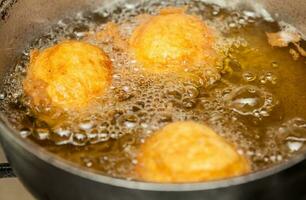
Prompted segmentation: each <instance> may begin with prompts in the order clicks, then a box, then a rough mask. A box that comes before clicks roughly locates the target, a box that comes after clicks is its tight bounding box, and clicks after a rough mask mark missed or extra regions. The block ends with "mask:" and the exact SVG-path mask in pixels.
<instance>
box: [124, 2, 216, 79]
mask: <svg viewBox="0 0 306 200" xmlns="http://www.w3.org/2000/svg"><path fill="white" fill-rule="evenodd" d="M213 44H214V37H213V33H212V31H211V30H210V29H209V27H207V26H206V24H205V23H204V22H203V21H201V20H200V19H199V18H197V17H195V16H192V15H188V14H185V12H184V10H183V9H179V8H167V9H163V10H161V12H160V14H159V15H157V16H151V17H148V19H147V20H144V21H143V22H142V23H141V24H140V25H139V26H138V27H136V29H135V30H134V32H133V33H132V36H131V38H130V40H129V45H130V51H131V53H132V55H133V56H134V57H135V59H136V60H137V61H138V62H139V63H140V64H142V65H143V68H144V69H145V70H146V71H149V72H154V73H163V72H169V71H170V72H177V73H183V72H184V71H186V70H185V69H186V67H192V66H202V65H207V64H208V65H213V63H214V62H215V59H216V52H215V51H214V49H213Z"/></svg>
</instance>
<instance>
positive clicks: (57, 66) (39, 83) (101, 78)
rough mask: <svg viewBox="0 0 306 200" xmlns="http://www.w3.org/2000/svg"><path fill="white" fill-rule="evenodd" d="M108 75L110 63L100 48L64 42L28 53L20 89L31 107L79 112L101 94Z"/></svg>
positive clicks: (75, 42) (105, 87)
mask: <svg viewBox="0 0 306 200" xmlns="http://www.w3.org/2000/svg"><path fill="white" fill-rule="evenodd" d="M111 73H112V64H111V62H110V60H109V58H108V56H107V55H106V54H105V53H104V52H103V51H102V50H101V49H100V48H98V47H96V46H94V45H91V44H87V43H85V42H79V41H64V42H61V43H59V44H57V45H54V46H52V47H49V48H47V49H45V50H43V51H41V52H39V51H38V50H34V51H33V52H32V53H31V60H30V64H29V67H28V71H27V76H26V78H25V80H24V83H23V88H24V91H25V94H26V95H27V96H28V97H30V99H31V103H32V104H33V106H40V107H46V106H51V107H56V108H60V109H62V110H79V109H82V108H84V107H86V106H87V105H89V103H90V102H91V101H92V100H93V99H95V98H97V97H99V96H101V95H103V93H104V92H105V91H106V89H107V88H108V85H109V84H110V81H111Z"/></svg>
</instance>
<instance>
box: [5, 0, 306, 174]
mask: <svg viewBox="0 0 306 200" xmlns="http://www.w3.org/2000/svg"><path fill="white" fill-rule="evenodd" d="M183 5H187V12H188V13H191V14H194V15H197V16H199V17H201V18H202V19H203V20H204V21H205V22H206V23H207V24H208V25H209V26H211V27H214V29H215V33H216V34H217V36H218V42H217V46H216V48H217V49H218V50H219V51H220V52H222V55H223V56H222V60H221V62H220V63H219V64H218V66H216V67H217V68H218V69H219V70H220V72H221V75H222V77H221V79H217V78H215V76H213V75H212V76H211V77H208V78H210V79H209V80H211V81H208V82H207V81H206V82H205V81H203V80H198V81H190V82H186V81H184V80H180V77H169V76H166V75H159V76H155V75H148V74H145V73H142V72H141V70H140V69H139V67H138V66H137V65H136V64H135V61H134V60H131V59H130V58H129V57H128V56H127V53H126V52H125V51H123V50H122V49H121V48H120V47H118V43H116V42H115V41H114V40H111V39H109V40H107V39H105V40H103V41H97V40H95V39H93V38H92V37H91V35H93V34H95V33H96V32H99V31H104V30H106V29H107V28H108V26H107V25H106V23H107V22H114V23H117V24H118V25H120V26H119V27H120V33H121V35H122V37H123V38H128V37H129V35H130V34H131V32H132V31H133V29H134V28H135V26H136V25H137V23H138V21H137V17H135V16H138V15H141V14H156V13H158V10H159V9H160V8H163V7H167V6H183ZM280 28H281V27H280V26H279V25H278V24H277V23H276V22H266V21H265V20H263V19H261V18H259V17H257V16H256V14H255V13H253V12H251V11H243V10H242V11H227V10H223V9H221V8H219V7H217V6H210V5H206V4H204V3H201V2H198V1H192V2H187V3H186V2H185V3H177V4H173V3H170V2H167V1H159V3H157V2H154V1H151V2H149V3H148V2H147V3H143V4H137V5H134V4H126V5H118V6H117V7H114V8H113V10H111V11H110V10H108V11H106V10H103V9H98V10H96V11H92V12H84V13H78V14H77V15H76V16H74V17H71V18H67V19H63V20H61V21H59V22H58V23H57V24H56V25H54V26H52V27H51V28H50V31H49V32H47V33H46V34H44V35H42V36H41V37H39V38H37V39H35V40H34V41H33V42H32V43H31V44H30V45H29V47H28V48H27V49H25V51H24V53H23V54H22V55H21V56H20V59H19V61H18V62H17V64H16V66H15V67H14V68H13V70H12V71H11V72H10V73H9V74H8V75H7V77H6V79H5V80H4V83H3V84H4V85H5V87H4V89H3V91H1V94H0V109H1V111H2V112H4V113H5V114H6V115H7V116H8V119H9V121H10V122H11V123H12V125H13V126H14V127H15V128H16V129H17V130H19V131H20V134H21V135H22V136H23V137H25V138H28V139H30V140H32V141H34V142H36V143H37V144H39V145H41V146H43V147H44V148H46V149H48V150H49V151H51V152H53V153H54V154H57V155H58V156H60V157H62V158H64V159H66V160H69V161H72V162H73V163H74V164H76V165H79V166H82V167H85V168H88V170H94V171H95V172H97V173H102V174H107V175H109V176H114V177H121V178H126V179H133V178H137V177H134V175H133V168H134V165H135V164H136V162H137V161H136V159H135V157H136V155H137V151H138V147H139V145H140V144H141V143H143V142H144V141H145V139H146V137H148V136H150V134H152V133H153V132H154V131H155V130H158V129H159V128H161V127H163V126H165V125H166V124H168V123H170V122H174V121H180V120H194V121H197V122H199V123H203V124H206V125H208V126H209V127H211V128H212V129H213V130H214V131H216V132H217V133H218V134H220V135H221V136H223V137H224V138H226V139H227V140H228V141H230V142H232V143H233V144H235V145H236V146H237V147H238V148H239V153H241V154H244V155H245V156H247V157H248V158H249V159H250V160H251V161H252V168H253V170H254V171H256V170H260V169H264V168H267V167H269V166H272V165H274V164H277V163H280V162H285V161H287V160H289V159H290V158H291V157H292V156H294V155H296V154H298V153H301V152H303V151H304V149H305V147H304V143H305V141H306V121H305V119H306V110H305V106H306V87H305V84H304V83H305V81H306V76H305V75H306V66H305V58H303V57H300V58H298V59H296V60H294V59H293V58H292V55H291V54H290V52H292V49H294V46H293V45H290V46H289V47H285V48H276V47H271V46H270V45H269V44H268V42H267V37H266V34H265V33H266V32H277V31H279V30H280ZM63 39H78V40H86V41H89V42H91V43H93V44H96V45H98V46H99V47H101V48H102V49H103V50H104V51H105V52H106V53H107V54H108V55H109V56H110V58H111V60H112V62H113V66H114V74H113V80H112V86H111V88H110V89H109V91H108V93H107V95H105V96H103V97H101V102H99V103H98V104H97V105H96V107H95V109H94V111H92V110H91V111H90V114H88V113H86V112H85V113H76V114H74V115H72V116H71V117H70V118H69V119H67V120H66V121H65V122H64V123H61V124H60V125H58V126H55V127H50V126H48V125H47V124H46V123H44V122H42V121H40V120H39V119H36V118H35V116H34V115H33V113H32V112H31V110H30V109H29V106H28V102H27V100H26V98H24V95H23V90H22V80H23V79H24V77H25V75H26V70H27V65H28V60H29V52H30V50H31V49H33V48H38V49H44V48H46V47H48V46H51V45H53V44H55V43H57V42H59V41H61V40H63ZM123 42H124V39H123ZM301 45H302V46H303V45H305V44H304V41H302V42H301Z"/></svg>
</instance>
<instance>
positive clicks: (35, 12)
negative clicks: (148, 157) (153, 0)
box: [0, 0, 306, 200]
mask: <svg viewBox="0 0 306 200" xmlns="http://www.w3.org/2000/svg"><path fill="white" fill-rule="evenodd" d="M139 1H140V0H135V1H131V0H129V1H121V3H122V4H123V5H124V4H125V3H128V4H131V3H135V2H139ZM207 1H208V2H214V3H217V4H221V5H222V6H247V7H248V8H249V9H250V8H254V9H265V10H267V11H269V12H270V13H272V15H273V16H274V17H276V18H277V19H278V20H284V21H286V22H289V23H291V24H293V25H294V26H295V27H297V28H298V29H299V30H300V31H301V32H302V33H306V26H305V23H306V22H305V19H306V14H305V10H306V1H305V0H295V1H291V0H258V1H250V0H245V1H243V0H240V1H239V0H232V1H221V0H215V1H210V0H207ZM114 3H117V1H107V0H58V1H57V0H6V1H5V0H4V1H1V2H0V7H1V8H0V13H1V14H0V17H1V19H0V44H1V45H0V77H4V75H5V73H6V72H7V71H8V69H9V68H10V67H11V66H13V63H14V60H15V59H16V56H17V55H18V54H20V53H21V51H22V49H23V48H24V47H25V46H26V44H27V43H28V42H29V41H30V40H31V39H33V38H35V37H36V36H38V35H39V34H40V33H42V32H43V31H45V30H46V28H47V27H48V26H50V24H53V23H55V22H56V21H58V20H59V19H61V18H63V17H65V16H66V15H71V14H73V13H76V12H78V11H84V10H89V9H93V8H95V7H97V6H103V7H105V8H108V7H111V6H112V5H113V4H114ZM263 13H265V12H263ZM0 80H1V78H0ZM0 140H1V144H2V147H3V149H4V151H5V154H6V156H7V159H8V161H9V163H10V165H11V166H12V167H13V170H14V173H15V174H16V175H17V176H18V177H19V179H20V180H21V181H22V183H23V184H24V185H25V187H26V188H27V189H28V190H29V191H30V192H31V193H32V194H33V195H34V196H35V197H36V198H38V199H47V200H70V199H73V200H78V199H80V200H85V199H86V200H87V199H90V200H92V199H93V200H95V199H127V200H140V199H147V200H151V199H159V200H166V199H176V200H186V199H190V200H193V199H216V200H239V199H242V200H247V199H250V200H253V199H254V200H255V199H256V200H258V199H265V200H271V199H278V200H283V199H284V200H285V199H294V200H298V199H306V189H305V185H306V160H305V157H306V154H301V155H299V156H296V157H295V158H293V159H291V160H290V161H288V162H284V163H282V164H280V165H277V166H274V167H271V168H268V169H265V170H262V171H259V172H255V173H252V174H249V175H245V176H241V177H236V178H231V179H225V180H219V181H211V182H203V183H189V184H158V183H146V182H140V181H129V180H123V179H117V178H112V177H107V176H103V175H99V174H95V173H92V172H90V171H86V170H82V169H81V168H79V167H77V166H74V165H72V164H70V163H68V162H67V161H65V160H62V159H60V158H57V157H55V156H54V155H52V154H51V153H49V152H47V151H46V150H44V149H43V148H42V147H39V146H38V145H36V144H34V143H32V142H31V141H28V140H24V139H22V138H21V137H20V135H19V134H18V133H17V132H16V131H15V130H13V129H12V128H11V126H10V124H9V123H8V121H7V120H6V117H5V116H4V115H3V114H1V117H0ZM5 167H6V169H9V166H8V165H7V164H6V165H5Z"/></svg>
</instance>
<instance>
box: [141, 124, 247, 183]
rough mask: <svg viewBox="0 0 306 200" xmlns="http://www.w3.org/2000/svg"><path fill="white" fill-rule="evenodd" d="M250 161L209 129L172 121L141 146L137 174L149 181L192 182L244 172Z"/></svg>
mask: <svg viewBox="0 0 306 200" xmlns="http://www.w3.org/2000/svg"><path fill="white" fill-rule="evenodd" d="M249 171H250V165H249V162H248V161H247V160H246V159H245V158H244V157H242V156H240V155H239V154H238V153H237V152H236V150H235V148H234V147H233V146H232V145H231V144H229V143H227V142H226V141H225V140H224V139H223V138H222V137H220V136H218V135H217V134H216V133H215V132H214V131H213V130H211V129H210V128H208V127H206V126H204V125H200V124H198V123H195V122H191V121H187V122H175V123H172V124H169V125H167V126H165V127H164V128H163V129H161V130H160V131H157V132H156V133H155V134H154V135H153V136H151V137H150V138H149V139H148V140H147V141H146V142H145V143H144V144H143V145H142V146H141V148H140V153H139V156H138V164H137V165H136V174H137V175H138V176H139V178H140V179H142V180H146V181H152V182H173V183H176V182H195V181H208V180H215V179H222V178H226V177H232V176H237V175H241V174H244V173H247V172H249Z"/></svg>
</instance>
